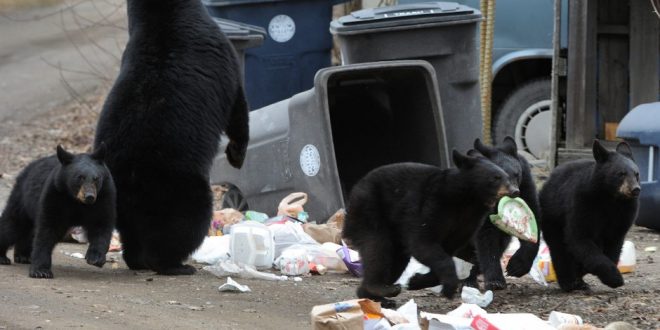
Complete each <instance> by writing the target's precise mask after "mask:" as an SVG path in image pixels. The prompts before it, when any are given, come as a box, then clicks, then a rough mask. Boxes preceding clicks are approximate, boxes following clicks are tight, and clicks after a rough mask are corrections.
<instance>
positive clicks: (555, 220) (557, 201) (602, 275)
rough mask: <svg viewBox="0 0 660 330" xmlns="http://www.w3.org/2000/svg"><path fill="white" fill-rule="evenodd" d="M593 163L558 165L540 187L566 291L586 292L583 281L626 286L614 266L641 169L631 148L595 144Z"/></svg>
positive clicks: (633, 212)
mask: <svg viewBox="0 0 660 330" xmlns="http://www.w3.org/2000/svg"><path fill="white" fill-rule="evenodd" d="M593 156H594V159H595V161H594V160H578V161H573V162H568V163H565V164H562V165H560V166H558V167H557V168H556V169H555V170H554V171H553V172H552V174H551V175H550V178H549V179H548V181H547V182H546V183H545V185H544V186H543V188H542V189H541V193H540V195H539V199H540V202H541V212H542V215H541V217H542V218H543V221H542V222H541V229H542V231H543V237H544V238H545V241H546V243H547V244H548V247H549V248H550V257H551V258H552V264H553V265H554V268H555V272H556V273H557V281H558V282H559V286H560V287H561V289H562V290H564V291H572V290H587V289H589V287H588V285H587V284H586V283H585V282H584V280H583V279H582V277H583V276H584V275H585V274H587V273H590V274H594V275H596V276H597V277H598V279H600V281H601V282H603V283H604V284H605V285H607V286H609V287H612V288H616V287H620V286H622V285H623V277H621V274H620V273H619V271H618V269H617V267H616V265H617V262H618V260H619V255H620V254H621V247H622V246H623V241H624V238H625V236H626V233H627V232H628V229H630V226H631V225H632V223H633V221H634V220H635V217H636V216H637V210H638V207H639V199H638V197H639V193H640V192H641V189H640V185H639V169H638V168H637V165H635V162H634V161H633V157H632V152H631V150H630V147H629V146H628V145H627V144H626V143H625V142H622V143H619V145H618V146H617V147H616V152H611V151H608V150H607V149H605V148H604V147H603V146H602V145H601V144H600V143H599V142H598V141H597V140H596V141H594V144H593Z"/></svg>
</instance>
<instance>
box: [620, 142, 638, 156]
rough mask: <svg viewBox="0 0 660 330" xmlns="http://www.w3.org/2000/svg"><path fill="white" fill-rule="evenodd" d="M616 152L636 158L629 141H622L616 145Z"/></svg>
mask: <svg viewBox="0 0 660 330" xmlns="http://www.w3.org/2000/svg"><path fill="white" fill-rule="evenodd" d="M616 152H618V153H620V154H622V155H624V156H626V157H628V158H630V159H632V160H634V158H633V154H632V149H630V146H629V145H628V143H625V142H621V143H619V144H618V145H617V146H616Z"/></svg>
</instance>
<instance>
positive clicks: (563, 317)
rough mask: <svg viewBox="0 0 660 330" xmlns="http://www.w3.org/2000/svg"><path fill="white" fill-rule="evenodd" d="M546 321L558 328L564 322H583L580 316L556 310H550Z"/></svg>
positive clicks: (564, 323) (578, 323)
mask: <svg viewBox="0 0 660 330" xmlns="http://www.w3.org/2000/svg"><path fill="white" fill-rule="evenodd" d="M548 323H550V325H551V326H553V327H555V328H559V327H560V326H563V325H566V324H577V325H580V324H583V322H582V318H581V317H579V316H577V315H573V314H568V313H562V312H557V311H552V312H550V315H549V316H548Z"/></svg>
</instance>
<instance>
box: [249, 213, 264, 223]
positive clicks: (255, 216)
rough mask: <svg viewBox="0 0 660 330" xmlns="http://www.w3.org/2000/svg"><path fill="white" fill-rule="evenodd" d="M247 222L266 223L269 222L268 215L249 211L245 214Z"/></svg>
mask: <svg viewBox="0 0 660 330" xmlns="http://www.w3.org/2000/svg"><path fill="white" fill-rule="evenodd" d="M245 220H252V221H256V222H261V223H264V222H265V221H266V220H268V214H266V213H261V212H257V211H247V212H245Z"/></svg>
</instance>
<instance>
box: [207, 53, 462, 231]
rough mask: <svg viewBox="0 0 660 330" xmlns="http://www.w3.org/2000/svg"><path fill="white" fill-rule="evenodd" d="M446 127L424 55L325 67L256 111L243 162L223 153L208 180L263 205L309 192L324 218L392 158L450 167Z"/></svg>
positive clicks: (315, 215)
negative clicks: (305, 86)
mask: <svg viewBox="0 0 660 330" xmlns="http://www.w3.org/2000/svg"><path fill="white" fill-rule="evenodd" d="M444 133H445V131H444V123H443V116H442V109H441V108H440V100H439V95H438V92H437V82H436V77H435V72H434V70H433V67H432V66H431V65H430V64H429V63H428V62H425V61H391V62H378V63H364V64H355V65H347V66H339V67H331V68H326V69H322V70H320V71H319V72H318V73H317V74H316V78H315V81H314V88H312V89H310V90H308V91H305V92H302V93H299V94H296V95H294V96H293V97H291V98H289V99H286V100H283V101H281V102H278V103H275V104H272V105H270V106H267V107H264V108H261V109H257V110H254V111H252V112H251V113H250V144H249V145H248V150H247V155H246V160H245V163H244V165H243V168H242V169H241V170H237V169H234V168H233V167H231V166H230V165H229V163H228V162H227V159H226V156H225V154H224V153H221V154H219V155H218V156H217V158H216V159H215V162H214V166H213V169H212V171H211V182H212V183H214V184H225V185H227V186H229V187H231V189H232V199H233V200H234V201H236V202H237V203H240V200H241V199H242V200H243V201H247V204H248V205H249V208H250V209H252V210H258V211H261V212H266V213H268V214H275V212H276V208H277V205H278V203H279V201H280V200H282V198H284V197H285V196H287V195H288V194H290V193H292V192H296V191H301V192H306V193H307V194H308V202H307V203H306V204H305V211H306V212H307V213H308V214H309V217H310V220H313V221H318V222H324V221H325V220H326V219H328V217H330V216H331V215H332V214H333V213H335V212H336V211H337V210H338V209H340V208H343V207H344V200H345V198H347V196H348V193H349V192H350V190H351V188H352V187H353V185H354V184H355V183H356V182H357V181H358V180H359V179H360V178H361V177H362V176H364V175H365V174H366V173H367V172H369V171H371V170H372V169H374V168H376V167H379V166H381V165H386V164H391V163H397V162H420V163H426V164H431V165H437V166H439V167H442V168H447V167H449V166H450V159H449V153H448V150H447V146H446V141H445V134H444ZM223 143H226V139H224V140H223ZM220 150H224V146H221V147H220Z"/></svg>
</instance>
